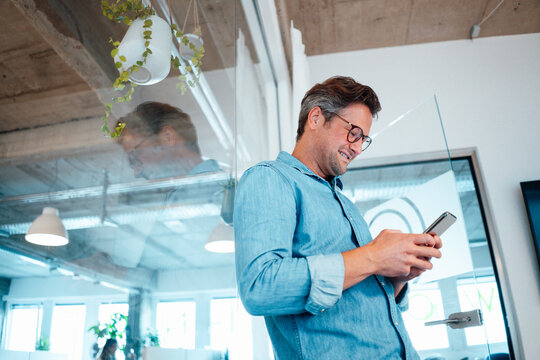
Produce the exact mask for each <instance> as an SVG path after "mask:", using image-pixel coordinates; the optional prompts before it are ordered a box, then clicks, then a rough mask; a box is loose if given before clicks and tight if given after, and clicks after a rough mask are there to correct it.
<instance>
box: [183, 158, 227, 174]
mask: <svg viewBox="0 0 540 360" xmlns="http://www.w3.org/2000/svg"><path fill="white" fill-rule="evenodd" d="M218 171H221V169H220V168H219V164H218V162H217V161H216V160H214V159H208V160H204V161H203V162H201V163H200V164H199V165H197V166H195V167H194V168H193V169H191V171H190V172H189V173H187V175H198V174H203V173H209V172H218Z"/></svg>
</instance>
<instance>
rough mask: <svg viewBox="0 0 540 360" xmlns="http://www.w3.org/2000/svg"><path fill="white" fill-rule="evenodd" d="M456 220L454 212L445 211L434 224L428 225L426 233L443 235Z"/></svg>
mask: <svg viewBox="0 0 540 360" xmlns="http://www.w3.org/2000/svg"><path fill="white" fill-rule="evenodd" d="M456 220H457V218H456V217H455V216H454V215H453V214H452V213H450V212H448V211H445V212H444V213H443V214H442V215H441V216H439V218H438V219H437V220H435V221H434V222H433V224H431V225H429V226H428V228H427V229H426V231H424V234H429V233H435V234H437V235H439V236H441V235H442V234H443V233H444V232H445V231H446V230H448V228H449V227H450V226H452V224H453V223H455V222H456Z"/></svg>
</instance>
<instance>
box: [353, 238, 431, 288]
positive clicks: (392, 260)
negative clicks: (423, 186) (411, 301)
mask: <svg viewBox="0 0 540 360" xmlns="http://www.w3.org/2000/svg"><path fill="white" fill-rule="evenodd" d="M441 247H442V242H441V239H440V238H439V237H438V236H437V235H435V234H404V233H402V232H401V231H399V230H383V231H381V233H380V234H379V235H378V236H377V237H376V238H375V239H373V241H371V242H370V243H369V244H367V245H365V246H362V247H359V248H357V249H354V250H351V251H347V252H344V253H343V261H344V263H345V281H344V283H343V288H344V289H347V288H349V287H351V286H353V285H355V284H357V283H359V282H360V281H362V280H364V279H365V278H366V277H368V276H370V275H373V274H378V275H383V276H386V277H389V278H395V282H396V284H395V285H397V283H398V282H399V283H400V284H401V286H400V288H401V287H403V285H404V284H405V283H406V282H407V281H408V280H410V279H413V278H415V277H417V276H419V275H420V274H421V273H422V272H424V271H425V270H429V269H431V268H432V267H433V265H432V264H431V262H430V260H431V258H432V257H436V258H440V257H441V252H440V251H439V250H438V249H440V248H441ZM393 282H394V281H393Z"/></svg>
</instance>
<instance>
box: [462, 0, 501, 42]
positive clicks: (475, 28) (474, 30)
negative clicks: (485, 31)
mask: <svg viewBox="0 0 540 360" xmlns="http://www.w3.org/2000/svg"><path fill="white" fill-rule="evenodd" d="M503 2H504V0H501V2H500V3H499V4H498V5H497V6H495V8H494V9H493V10H491V12H490V13H489V14H488V15H487V16H486V17H485V18H483V19H482V20H480V22H479V23H478V24H474V25H473V26H472V27H471V31H470V35H471V40H472V39H474V38H477V37H478V35H480V25H482V24H483V23H484V21H486V20H487V19H489V18H490V17H491V15H493V13H494V12H495V11H496V10H497V9H498V8H499V6H501V5H502V3H503Z"/></svg>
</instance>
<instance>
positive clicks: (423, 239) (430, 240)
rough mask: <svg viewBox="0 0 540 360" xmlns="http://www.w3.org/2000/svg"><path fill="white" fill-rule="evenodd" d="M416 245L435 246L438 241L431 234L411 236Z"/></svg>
mask: <svg viewBox="0 0 540 360" xmlns="http://www.w3.org/2000/svg"><path fill="white" fill-rule="evenodd" d="M411 235H412V236H413V241H414V243H415V244H416V245H425V246H431V247H433V246H435V244H436V240H435V238H434V237H433V235H431V234H411Z"/></svg>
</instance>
